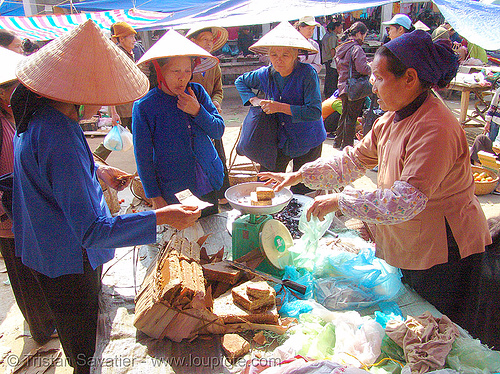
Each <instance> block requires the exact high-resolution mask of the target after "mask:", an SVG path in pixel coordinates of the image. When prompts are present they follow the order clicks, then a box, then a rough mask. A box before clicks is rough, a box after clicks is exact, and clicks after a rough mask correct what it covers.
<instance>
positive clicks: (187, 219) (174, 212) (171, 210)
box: [155, 204, 201, 230]
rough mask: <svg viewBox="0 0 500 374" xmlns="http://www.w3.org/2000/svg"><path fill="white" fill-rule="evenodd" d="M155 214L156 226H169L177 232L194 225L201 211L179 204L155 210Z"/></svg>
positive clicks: (194, 207)
mask: <svg viewBox="0 0 500 374" xmlns="http://www.w3.org/2000/svg"><path fill="white" fill-rule="evenodd" d="M155 213H156V224H157V225H169V226H172V227H175V228H176V229H177V230H184V229H185V228H187V227H189V226H192V225H194V223H195V222H196V220H197V219H198V218H200V216H201V210H199V209H198V207H196V206H188V205H181V204H173V205H167V206H165V207H163V208H160V209H157V210H155Z"/></svg>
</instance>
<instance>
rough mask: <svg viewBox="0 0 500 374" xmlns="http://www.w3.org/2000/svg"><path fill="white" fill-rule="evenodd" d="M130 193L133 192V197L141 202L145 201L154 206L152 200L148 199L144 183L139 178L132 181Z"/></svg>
mask: <svg viewBox="0 0 500 374" xmlns="http://www.w3.org/2000/svg"><path fill="white" fill-rule="evenodd" d="M130 191H132V195H134V196H135V197H137V198H138V199H139V200H142V201H144V202H145V203H146V204H148V205H153V202H152V201H151V199H149V198H147V197H146V193H145V192H144V187H143V186H142V182H141V179H140V178H139V177H134V179H132V183H130Z"/></svg>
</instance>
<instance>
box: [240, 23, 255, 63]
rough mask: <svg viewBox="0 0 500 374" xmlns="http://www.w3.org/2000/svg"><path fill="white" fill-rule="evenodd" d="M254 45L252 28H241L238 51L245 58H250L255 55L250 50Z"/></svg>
mask: <svg viewBox="0 0 500 374" xmlns="http://www.w3.org/2000/svg"><path fill="white" fill-rule="evenodd" d="M252 44H253V34H252V31H251V30H250V26H240V28H239V30H238V49H239V50H240V52H241V53H243V56H245V57H246V56H249V55H252V54H253V53H252V52H251V51H250V50H249V49H248V47H250V46H251V45H252Z"/></svg>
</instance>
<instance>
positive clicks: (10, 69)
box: [0, 48, 55, 345]
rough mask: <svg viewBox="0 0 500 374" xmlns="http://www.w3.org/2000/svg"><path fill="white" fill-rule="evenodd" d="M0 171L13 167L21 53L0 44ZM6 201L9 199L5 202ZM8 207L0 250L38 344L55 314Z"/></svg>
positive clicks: (2, 212) (0, 218)
mask: <svg viewBox="0 0 500 374" xmlns="http://www.w3.org/2000/svg"><path fill="white" fill-rule="evenodd" d="M0 59H1V60H2V69H1V71H0V150H1V152H0V175H5V174H8V173H12V172H13V171H14V146H13V143H12V140H13V139H14V134H15V131H16V127H15V123H14V115H13V113H12V108H11V106H10V97H11V95H12V92H13V91H14V89H15V88H16V87H17V85H18V84H19V81H18V80H17V77H16V73H15V70H16V65H17V64H18V63H19V62H21V61H22V59H23V56H22V55H20V54H18V53H15V52H13V51H10V50H7V49H6V48H0ZM7 203H8V202H7ZM9 208H10V209H12V207H8V206H6V207H5V208H4V207H1V206H0V253H1V254H2V257H3V260H4V262H5V267H6V269H7V274H8V275H9V280H10V285H11V286H12V292H13V293H14V297H15V299H16V303H17V305H18V306H19V309H20V310H21V313H22V314H23V317H24V319H25V321H26V322H27V324H28V326H29V329H30V334H31V336H32V337H33V339H34V340H35V341H36V342H37V343H38V344H40V345H43V344H45V343H47V342H48V341H49V340H50V339H51V335H52V334H53V332H54V329H55V323H54V316H53V315H52V312H51V310H50V308H49V306H48V304H47V301H46V300H45V298H44V296H43V293H42V290H41V288H40V285H39V284H38V282H37V280H36V278H35V277H34V276H33V274H32V273H31V270H30V269H29V268H28V267H27V266H26V265H24V264H23V262H22V261H21V259H20V258H19V257H18V256H16V249H15V241H14V234H13V232H12V220H11V216H10V215H11V213H12V212H9Z"/></svg>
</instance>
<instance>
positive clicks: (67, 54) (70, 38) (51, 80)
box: [16, 20, 149, 105]
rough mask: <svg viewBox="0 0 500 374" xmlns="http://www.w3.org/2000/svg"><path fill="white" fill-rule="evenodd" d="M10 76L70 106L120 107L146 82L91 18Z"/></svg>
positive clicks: (142, 89)
mask: <svg viewBox="0 0 500 374" xmlns="http://www.w3.org/2000/svg"><path fill="white" fill-rule="evenodd" d="M16 74H17V77H18V78H19V80H20V81H21V82H22V83H23V84H24V85H25V86H26V87H28V88H29V89H30V90H31V91H34V92H36V93H38V94H39V95H41V96H44V97H47V98H49V99H53V100H57V101H62V102H66V103H72V104H83V105H119V104H125V103H129V102H132V101H135V100H137V99H139V98H141V97H142V96H144V95H145V94H146V93H147V92H148V90H149V81H148V78H147V77H146V76H145V75H144V74H143V73H142V72H141V71H140V69H139V68H138V67H137V66H136V65H135V64H134V62H133V61H132V60H131V59H130V58H129V57H127V56H126V55H125V54H124V53H123V52H122V51H120V49H119V48H118V47H117V46H116V45H114V44H113V43H112V42H111V41H110V40H109V39H108V38H106V37H105V36H104V34H103V33H102V31H101V30H100V29H99V28H98V27H97V26H96V24H95V23H94V22H93V21H92V20H88V21H86V22H85V23H82V24H81V25H79V26H77V27H76V28H74V29H73V30H71V31H69V32H67V33H65V34H63V35H62V36H60V37H59V38H57V39H55V40H53V41H51V42H50V43H49V44H47V45H46V46H44V47H42V48H41V49H40V50H39V51H38V52H36V53H34V54H32V55H31V56H29V57H27V58H25V59H24V60H23V61H22V62H21V63H20V64H19V65H18V67H17V70H16Z"/></svg>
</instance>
